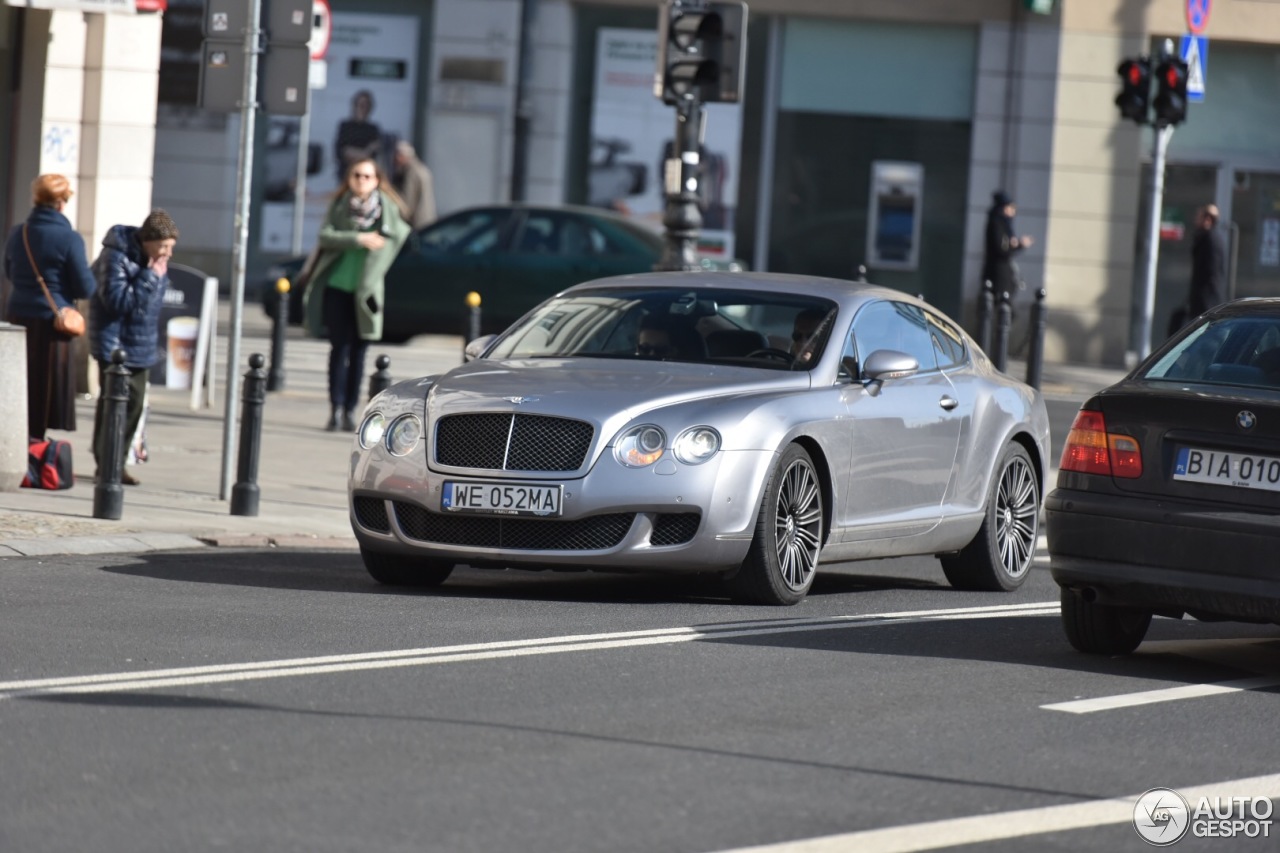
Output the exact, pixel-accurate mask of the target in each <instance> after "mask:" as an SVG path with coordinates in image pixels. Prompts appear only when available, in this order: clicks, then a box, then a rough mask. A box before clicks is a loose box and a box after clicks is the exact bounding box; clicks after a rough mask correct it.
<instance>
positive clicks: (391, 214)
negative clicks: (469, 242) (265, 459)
mask: <svg viewBox="0 0 1280 853" xmlns="http://www.w3.org/2000/svg"><path fill="white" fill-rule="evenodd" d="M400 210H401V203H400V199H399V198H398V197H397V196H396V194H395V190H393V189H391V186H390V185H389V184H387V183H386V180H385V178H384V176H383V174H382V169H381V168H380V167H379V166H378V164H377V163H376V162H375V161H373V160H357V161H356V162H354V163H352V164H351V165H350V166H349V167H348V169H347V180H346V186H345V187H343V189H342V190H341V191H340V192H339V193H338V194H337V195H336V196H334V198H333V201H331V202H330V203H329V212H328V213H327V214H326V216H325V221H324V225H323V226H322V227H321V228H320V236H319V238H318V240H317V245H316V258H315V262H314V264H313V265H312V267H311V274H310V276H309V277H308V283H307V292H306V321H307V331H308V332H310V333H311V334H312V335H315V336H316V337H326V336H327V337H328V338H329V343H330V345H331V346H332V349H330V351H329V403H330V404H331V407H332V408H331V412H330V415H329V421H328V423H326V424H325V429H327V430H329V431H331V432H332V431H334V430H337V429H339V428H341V429H343V430H346V431H348V432H352V431H354V430H355V428H356V423H355V408H356V406H357V405H358V404H359V402H360V386H361V383H362V381H363V380H364V359H365V353H366V352H368V349H369V342H370V341H376V340H378V339H380V338H381V337H382V317H383V306H384V303H385V295H386V286H385V283H384V277H385V276H386V273H387V269H388V268H389V267H390V266H391V262H392V261H394V260H395V259H396V255H397V254H399V252H400V247H401V246H403V245H404V241H405V240H406V239H408V237H409V231H410V227H409V224H408V223H407V222H405V221H404V217H403V216H402V215H401V213H400Z"/></svg>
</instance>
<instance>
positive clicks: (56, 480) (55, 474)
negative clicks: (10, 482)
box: [22, 438, 75, 489]
mask: <svg viewBox="0 0 1280 853" xmlns="http://www.w3.org/2000/svg"><path fill="white" fill-rule="evenodd" d="M74 482H75V477H74V475H73V474H72V469H71V442H69V441H61V440H59V439H56V438H33V439H30V441H29V443H28V444H27V476H25V477H23V478H22V485H23V487H24V488H28V489H69V488H71V486H72V484H73V483H74Z"/></svg>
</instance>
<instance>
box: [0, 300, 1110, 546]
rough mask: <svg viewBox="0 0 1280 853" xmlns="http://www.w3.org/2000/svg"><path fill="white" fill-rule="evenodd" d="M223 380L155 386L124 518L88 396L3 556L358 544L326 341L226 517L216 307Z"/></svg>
mask: <svg viewBox="0 0 1280 853" xmlns="http://www.w3.org/2000/svg"><path fill="white" fill-rule="evenodd" d="M219 314H220V317H219V323H218V332H219V340H218V346H217V357H218V364H217V368H216V372H215V376H216V385H215V401H214V404H213V406H212V407H211V408H201V409H198V410H192V409H191V406H190V400H191V393H190V392H189V391H178V390H169V389H165V388H155V387H153V388H152V389H151V391H150V395H149V396H150V413H149V414H148V419H147V443H148V448H149V451H150V458H149V460H148V461H147V462H146V463H145V464H141V465H137V466H133V467H131V468H130V470H131V472H132V473H134V474H135V476H137V477H138V478H139V479H140V480H141V484H140V485H138V486H124V487H123V494H124V507H123V513H122V517H121V518H120V519H119V520H115V521H109V520H105V519H96V518H94V517H93V492H94V487H93V479H92V477H93V469H94V462H93V455H92V451H91V450H90V439H91V437H92V435H93V411H94V401H93V400H91V399H82V400H81V401H80V402H79V404H78V406H77V412H76V418H77V423H76V425H77V427H78V428H77V430H76V431H74V432H65V433H63V432H57V431H55V432H53V433H51V435H54V436H56V437H58V438H64V439H67V440H69V441H71V443H72V446H73V451H74V452H73V459H74V462H75V467H76V473H77V475H78V477H77V480H76V483H75V485H74V486H73V487H72V488H70V489H66V490H63V491H56V492H50V491H42V490H39V489H19V490H17V491H14V492H0V558H2V557H14V556H54V555H66V554H109V553H137V552H144V551H158V550H175V549H189V548H202V547H207V546H221V547H246V548H272V547H275V548H330V549H335V548H336V549H348V548H349V549H354V548H355V547H356V541H355V537H354V536H353V535H352V533H351V525H350V521H349V520H348V515H347V494H346V478H347V460H348V456H347V453H348V452H349V450H350V447H351V436H350V435H349V434H346V433H341V432H336V433H331V432H325V431H324V430H323V428H322V427H323V425H324V422H325V420H326V419H327V417H328V413H329V405H328V393H327V390H326V389H327V380H326V373H327V365H328V352H329V345H328V343H327V342H325V341H318V340H312V339H309V338H306V337H305V336H304V335H303V333H302V331H301V329H299V328H297V327H293V328H290V329H289V334H288V338H287V341H286V346H285V359H284V362H285V374H284V384H283V388H282V389H281V390H278V391H273V392H270V393H268V395H267V401H266V404H265V406H264V410H263V411H264V418H263V428H262V441H261V451H260V460H259V466H258V486H259V490H260V496H259V510H258V515H256V516H233V515H231V514H230V500H229V498H230V493H231V487H232V486H233V485H234V484H235V482H236V476H237V467H238V456H237V453H238V451H237V448H238V445H239V417H240V414H239V413H240V402H239V400H236V403H235V411H236V417H237V426H236V430H235V433H234V434H233V436H232V442H231V454H230V464H229V474H228V475H227V482H226V496H227V499H222V498H221V497H220V496H219V495H220V491H221V488H222V481H223V474H224V466H226V464H227V463H226V462H225V461H224V459H223V424H224V417H225V414H226V411H225V406H226V399H225V387H226V382H225V379H226V365H225V361H224V360H225V357H226V354H227V333H228V330H229V329H230V321H229V317H230V307H229V304H228V303H227V301H226V300H225V299H224V300H223V301H222V302H221V303H220V310H219ZM255 352H260V353H262V354H263V355H264V356H265V357H266V359H267V365H268V366H270V362H271V321H270V320H268V319H267V318H266V316H265V315H264V314H263V312H262V308H261V306H260V305H258V304H257V303H256V302H249V303H248V304H246V305H245V308H244V311H243V315H242V337H241V345H240V356H241V357H240V362H241V367H240V369H239V370H238V373H239V375H240V376H242V377H243V375H244V372H245V370H246V369H247V364H248V359H249V355H250V354H252V353H255ZM384 353H385V354H386V355H388V356H390V358H391V366H390V372H391V375H392V376H393V377H394V378H395V379H406V378H410V377H413V376H420V375H423V374H427V373H438V372H442V371H444V370H448V369H449V368H451V367H454V366H456V365H457V364H459V363H461V361H462V338H460V337H450V336H421V337H417V338H414V339H413V340H412V341H410V342H409V343H408V344H404V345H390V344H377V345H374V346H372V347H370V350H369V357H368V362H367V364H366V373H372V372H373V370H374V361H375V359H376V358H377V356H379V355H382V354H384ZM1009 372H1010V374H1012V375H1014V376H1018V377H1023V376H1024V375H1025V366H1024V365H1023V364H1022V363H1020V362H1013V361H1011V362H1010V364H1009ZM1121 374H1122V371H1120V370H1118V369H1107V368H1098V367H1081V366H1072V365H1061V364H1046V365H1045V366H1044V371H1043V376H1042V382H1041V388H1042V390H1043V392H1044V395H1045V397H1046V398H1049V399H1070V400H1076V401H1083V400H1084V398H1085V397H1086V396H1087V395H1088V394H1089V393H1090V392H1092V391H1094V390H1097V389H1099V388H1103V387H1105V386H1107V385H1109V384H1111V383H1112V382H1114V381H1115V380H1116V379H1118V378H1119V377H1120V375H1121Z"/></svg>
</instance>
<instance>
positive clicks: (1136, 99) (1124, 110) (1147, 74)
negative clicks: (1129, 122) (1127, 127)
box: [1116, 56, 1151, 124]
mask: <svg viewBox="0 0 1280 853" xmlns="http://www.w3.org/2000/svg"><path fill="white" fill-rule="evenodd" d="M1116 73H1118V74H1119V75H1120V87H1121V88H1120V94H1119V95H1116V106H1118V107H1119V108H1120V115H1122V116H1124V117H1125V118H1131V119H1133V120H1134V121H1135V122H1137V123H1138V124H1146V123H1147V101H1148V99H1149V98H1150V97H1151V60H1149V59H1147V58H1146V57H1145V56H1140V57H1138V58H1137V59H1126V60H1125V61H1124V62H1121V63H1120V67H1119V68H1117V69H1116Z"/></svg>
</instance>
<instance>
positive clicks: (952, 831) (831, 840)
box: [720, 774, 1280, 853]
mask: <svg viewBox="0 0 1280 853" xmlns="http://www.w3.org/2000/svg"><path fill="white" fill-rule="evenodd" d="M1177 790H1178V792H1179V793H1180V794H1182V795H1183V796H1184V797H1186V798H1187V799H1188V800H1189V801H1191V802H1199V800H1200V798H1201V797H1223V798H1226V797H1231V796H1247V797H1276V796H1280V774H1276V775H1270V776H1253V777H1250V778H1247V779H1232V780H1229V781H1226V782H1215V783H1212V784H1209V785H1199V786H1197V787H1194V788H1178V789H1177ZM1141 796H1142V794H1129V795H1127V796H1124V797H1113V798H1111V799H1109V800H1090V801H1089V802H1086V803H1069V804H1066V805H1060V806H1045V807H1043V808H1038V809H1019V810H1017V811H1011V812H1000V813H997V814H985V815H975V816H973V817H960V818H952V819H950V820H934V821H929V822H927V823H915V824H909V825H907V826H890V827H885V828H884V829H869V830H864V831H861V832H848V833H844V834H842V835H827V836H823V837H821V838H805V839H800V840H797V841H784V842H782V843H781V844H762V845H759V846H755V847H737V848H734V849H732V850H724V851H720V853H847V851H850V850H857V851H859V853H909V851H914V850H939V849H942V848H945V847H959V846H961V845H964V844H984V843H990V842H992V841H1001V840H1005V839H1009V838H1025V837H1026V836H1029V835H1043V834H1045V833H1049V832H1066V831H1069V830H1074V829H1090V828H1092V827H1097V826H1106V825H1109V824H1116V823H1128V822H1130V821H1132V820H1133V807H1134V804H1135V803H1137V801H1138V798H1139V797H1141Z"/></svg>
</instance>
